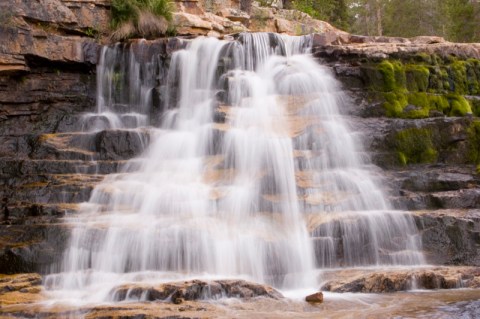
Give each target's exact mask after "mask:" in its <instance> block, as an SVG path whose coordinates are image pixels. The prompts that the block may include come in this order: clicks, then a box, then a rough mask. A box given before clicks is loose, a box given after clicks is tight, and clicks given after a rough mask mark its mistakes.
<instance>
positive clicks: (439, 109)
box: [314, 33, 480, 265]
mask: <svg viewBox="0 0 480 319" xmlns="http://www.w3.org/2000/svg"><path fill="white" fill-rule="evenodd" d="M314 42H315V44H314V54H315V56H317V57H318V58H319V60H320V61H322V62H323V63H327V64H328V65H330V66H331V67H332V69H333V71H334V72H335V73H336V75H337V78H338V79H340V80H341V81H342V82H343V84H344V87H345V89H346V90H347V92H348V93H349V96H350V97H351V99H352V109H351V110H350V111H349V112H350V113H351V114H352V115H353V117H352V122H351V125H352V126H353V127H355V128H356V129H357V130H358V132H359V134H361V135H362V136H364V141H365V142H366V146H367V148H368V151H369V155H370V157H371V159H372V161H373V163H375V164H376V165H378V166H379V167H381V168H383V169H384V172H383V173H382V174H384V185H385V187H386V188H387V189H388V190H389V193H390V197H391V200H392V202H393V203H394V205H395V207H396V208H399V209H405V210H408V211H413V215H414V218H415V220H416V223H417V227H418V228H419V230H420V231H421V232H422V238H423V247H424V250H425V252H426V257H427V261H428V262H429V263H432V264H466V265H479V263H478V259H477V257H476V256H478V253H479V243H480V242H479V238H480V233H479V224H478V218H479V216H480V214H479V213H480V211H479V210H478V207H480V189H479V181H480V176H479V173H478V172H479V170H478V169H479V166H478V164H479V163H480V160H479V156H478V154H479V147H480V143H479V138H478V136H479V135H478V134H479V130H478V125H479V123H480V120H479V119H478V116H479V115H480V113H479V110H480V109H479V101H480V100H479V94H480V90H479V83H480V60H479V58H480V45H479V44H455V43H449V42H446V41H445V40H443V39H442V38H437V37H418V38H413V39H402V38H382V37H362V36H352V35H347V36H345V35H342V34H335V33H327V34H322V35H318V36H316V38H315V41H314Z"/></svg>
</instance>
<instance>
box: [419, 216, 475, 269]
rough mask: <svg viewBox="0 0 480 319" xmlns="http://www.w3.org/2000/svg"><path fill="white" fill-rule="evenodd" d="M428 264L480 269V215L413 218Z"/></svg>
mask: <svg viewBox="0 0 480 319" xmlns="http://www.w3.org/2000/svg"><path fill="white" fill-rule="evenodd" d="M413 217H414V219H415V222H416V224H417V227H418V229H419V231H420V234H421V236H422V244H423V249H424V251H425V254H426V258H427V261H428V262H429V263H432V264H433V263H434V264H450V265H475V266H480V248H479V247H480V211H479V210H475V209H473V210H460V209H450V210H435V211H419V212H415V213H414V215H413Z"/></svg>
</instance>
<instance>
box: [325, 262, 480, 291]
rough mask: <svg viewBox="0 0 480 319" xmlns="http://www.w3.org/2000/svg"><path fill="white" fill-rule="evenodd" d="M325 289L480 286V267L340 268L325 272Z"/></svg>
mask: <svg viewBox="0 0 480 319" xmlns="http://www.w3.org/2000/svg"><path fill="white" fill-rule="evenodd" d="M324 276H325V278H326V283H325V284H324V285H323V286H322V290H325V291H332V292H366V293H383V292H395V291H405V290H410V289H452V288H478V287H480V268H478V267H435V268H417V269H385V270H360V269H356V270H355V269H352V270H340V271H332V272H327V273H325V274H324Z"/></svg>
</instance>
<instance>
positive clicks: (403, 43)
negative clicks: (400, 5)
mask: <svg viewBox="0 0 480 319" xmlns="http://www.w3.org/2000/svg"><path fill="white" fill-rule="evenodd" d="M13 2H14V3H13V4H12V3H11V2H9V3H7V2H5V3H3V4H0V9H1V11H2V12H3V14H2V16H1V17H0V38H1V39H2V41H1V45H0V74H5V75H8V74H17V73H19V72H20V73H24V72H29V71H31V69H32V68H35V67H37V66H47V67H53V68H55V69H58V70H63V69H76V70H81V71H83V72H85V71H89V70H91V69H92V67H93V65H95V64H96V63H97V61H98V45H99V43H106V42H108V38H106V37H105V36H106V35H108V33H109V32H110V31H109V14H110V1H108V0H104V1H86V0H84V1H71V0H43V1H39V2H31V1H27V0H14V1H13ZM176 7H177V9H176V11H175V12H174V14H173V20H174V23H175V25H176V28H177V36H179V37H182V36H189V37H192V36H202V35H207V36H214V37H220V38H222V37H224V36H227V35H229V34H234V33H239V32H277V33H283V34H289V35H302V34H312V33H314V34H316V36H315V39H314V43H313V47H314V53H315V54H316V55H317V56H321V57H329V58H333V59H338V58H343V57H353V58H361V57H367V58H376V59H383V58H387V57H389V56H392V55H395V54H415V53H429V54H432V53H436V54H439V55H442V56H445V55H455V56H459V57H463V58H479V57H480V44H457V43H450V42H446V41H445V40H444V39H443V38H439V37H433V36H428V37H426V36H423V37H416V38H411V39H405V38H394V37H370V36H357V35H351V34H348V33H347V32H344V31H341V30H339V29H336V28H335V27H333V26H331V25H330V24H328V23H326V22H324V21H320V20H315V19H312V18H311V17H310V16H308V15H307V14H305V13H302V12H299V11H296V10H285V9H280V8H275V7H261V6H257V5H256V4H254V5H253V6H252V10H251V12H250V14H247V13H246V12H243V11H241V10H240V9H239V4H238V3H234V2H232V3H231V4H230V7H228V6H227V7H225V6H219V5H216V6H214V7H213V8H209V9H208V11H207V10H206V9H205V7H206V4H205V3H203V2H202V1H177V2H176ZM51 8H55V10H51ZM102 35H103V36H102ZM162 41H164V40H162Z"/></svg>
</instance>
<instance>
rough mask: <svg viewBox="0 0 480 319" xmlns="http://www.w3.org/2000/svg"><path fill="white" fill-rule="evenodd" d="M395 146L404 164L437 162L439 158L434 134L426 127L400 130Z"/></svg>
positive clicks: (400, 160) (399, 158)
mask: <svg viewBox="0 0 480 319" xmlns="http://www.w3.org/2000/svg"><path fill="white" fill-rule="evenodd" d="M395 147H396V150H397V154H398V160H399V162H400V164H402V165H408V164H416V163H435V162H436V160H437V156H438V153H437V151H436V150H435V148H434V143H433V138H432V134H431V132H430V130H428V129H426V128H421V129H420V128H409V129H406V130H403V131H400V132H398V133H397V134H396V136H395Z"/></svg>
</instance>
